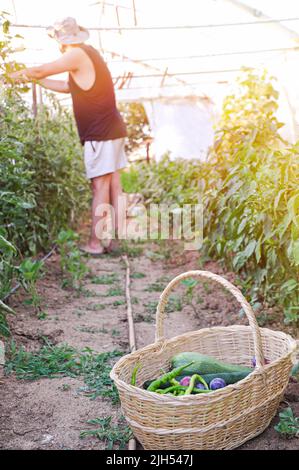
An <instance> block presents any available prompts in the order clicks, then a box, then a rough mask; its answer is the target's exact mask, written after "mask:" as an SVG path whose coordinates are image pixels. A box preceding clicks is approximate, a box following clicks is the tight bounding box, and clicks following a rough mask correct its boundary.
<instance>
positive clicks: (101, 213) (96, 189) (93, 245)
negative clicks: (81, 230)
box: [83, 173, 112, 254]
mask: <svg viewBox="0 0 299 470" xmlns="http://www.w3.org/2000/svg"><path fill="white" fill-rule="evenodd" d="M111 180H112V173H109V174H107V175H103V176H97V177H96V178H92V179H91V188H92V206H91V217H92V222H91V232H90V238H89V241H88V244H87V245H86V246H85V247H83V250H84V251H86V252H90V253H95V254H100V253H103V251H104V248H103V246H102V244H101V241H100V240H101V238H102V233H99V230H100V227H101V222H102V221H103V219H104V218H105V217H106V218H107V214H105V210H106V208H105V206H104V205H108V204H110V186H111ZM107 207H108V206H107ZM99 222H100V223H99Z"/></svg>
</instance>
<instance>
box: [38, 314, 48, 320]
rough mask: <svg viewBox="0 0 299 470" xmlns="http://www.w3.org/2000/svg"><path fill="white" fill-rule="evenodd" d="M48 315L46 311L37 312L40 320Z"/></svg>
mask: <svg viewBox="0 0 299 470" xmlns="http://www.w3.org/2000/svg"><path fill="white" fill-rule="evenodd" d="M47 317H48V315H47V313H46V312H39V313H38V314H37V318H38V319H39V320H45V319H46V318H47Z"/></svg>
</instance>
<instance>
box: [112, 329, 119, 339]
mask: <svg viewBox="0 0 299 470" xmlns="http://www.w3.org/2000/svg"><path fill="white" fill-rule="evenodd" d="M111 336H113V337H117V336H120V331H119V330H115V329H114V328H113V330H112V331H111Z"/></svg>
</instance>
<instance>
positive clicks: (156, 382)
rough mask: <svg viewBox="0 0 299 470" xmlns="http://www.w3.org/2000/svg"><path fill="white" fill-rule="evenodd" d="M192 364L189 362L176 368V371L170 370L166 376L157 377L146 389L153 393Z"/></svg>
mask: <svg viewBox="0 0 299 470" xmlns="http://www.w3.org/2000/svg"><path fill="white" fill-rule="evenodd" d="M191 364H193V361H192V362H190V363H189V364H185V365H184V366H180V367H176V369H173V370H171V371H170V372H167V374H164V375H162V376H161V377H159V378H158V379H157V380H154V381H153V382H152V383H151V384H150V386H149V387H148V388H147V390H148V391H149V392H155V391H156V390H157V389H158V388H160V387H161V385H163V384H166V383H167V382H170V381H171V380H172V379H174V378H175V377H177V376H178V375H180V373H181V372H182V371H183V370H184V369H186V367H189V366H191ZM166 390H167V389H166Z"/></svg>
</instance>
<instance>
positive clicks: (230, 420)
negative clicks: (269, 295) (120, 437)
mask: <svg viewBox="0 0 299 470" xmlns="http://www.w3.org/2000/svg"><path fill="white" fill-rule="evenodd" d="M189 277H191V278H207V279H211V280H214V281H217V282H218V283H220V284H221V285H222V286H224V287H225V288H226V289H228V290H229V291H230V292H231V293H232V294H233V295H234V297H235V298H236V299H237V300H238V301H239V303H240V304H241V306H242V308H243V310H244V312H245V314H246V316H247V319H248V322H249V326H231V327H213V328H204V329H201V330H198V331H194V332H191V333H186V334H183V335H180V336H176V337H175V338H172V339H169V340H166V339H165V338H164V337H163V320H164V311H165V306H166V303H167V300H168V297H169V294H170V292H171V290H172V289H173V288H174V287H175V286H176V285H177V284H179V283H180V282H181V281H182V280H183V279H186V278H189ZM183 351H197V352H200V353H202V354H207V355H209V356H213V357H215V358H217V359H219V360H222V361H225V362H230V363H234V364H242V365H246V366H249V367H250V366H251V360H252V357H253V356H255V357H256V363H257V365H256V368H255V369H254V371H253V372H252V373H251V374H250V375H248V376H247V377H246V378H245V379H243V380H241V381H239V382H237V383H236V384H233V385H228V386H227V387H225V388H223V389H219V390H216V391H214V392H211V393H209V394H202V395H189V396H178V397H175V396H172V395H160V394H157V393H154V392H148V391H147V390H144V389H142V388H139V387H142V384H143V383H144V382H145V381H146V380H150V379H153V378H155V377H157V376H159V375H161V370H164V371H167V370H169V368H170V361H171V358H172V357H173V356H174V355H175V354H177V353H180V352H183ZM295 351H296V342H295V340H293V339H292V338H291V337H290V336H289V335H287V334H285V333H282V332H277V331H271V330H269V329H266V328H259V327H258V325H257V322H256V319H255V316H254V313H253V311H252V308H251V307H250V305H249V303H248V302H247V301H246V300H245V298H244V297H243V295H242V294H241V292H240V291H239V290H238V289H237V288H236V287H235V286H234V285H232V284H231V283H230V282H228V281H227V280H226V279H224V278H222V277H221V276H218V275H216V274H213V273H211V272H208V271H189V272H186V273H184V274H181V275H179V276H177V277H176V278H174V279H173V280H172V281H171V282H170V283H169V284H168V286H167V287H166V288H165V290H164V291H163V293H162V294H161V296H160V302H159V304H158V307H157V314H156V342H155V343H154V344H151V345H149V346H147V347H145V348H143V349H139V350H137V351H135V352H133V353H131V354H129V355H127V356H124V357H122V358H121V359H120V360H119V361H118V362H117V363H116V364H115V366H114V367H113V369H112V371H111V378H112V379H113V380H114V381H115V384H116V387H117V389H118V391H119V395H120V399H121V405H122V410H123V413H124V415H125V417H126V420H127V422H128V423H129V425H130V427H131V428H132V430H133V432H134V435H135V437H136V438H137V439H138V440H139V441H140V443H141V444H142V445H143V447H144V448H145V449H151V450H160V449H169V450H170V449H174V450H185V449H194V450H195V449H202V450H203V449H232V448H235V447H238V446H239V445H241V444H242V443H243V442H246V441H247V440H249V439H251V438H253V437H254V436H257V435H258V434H260V433H261V432H262V431H263V430H264V429H265V428H266V427H267V426H268V425H269V423H270V421H271V419H272V418H273V416H274V415H275V413H276V411H277V408H278V405H279V402H280V400H281V398H282V396H283V393H284V390H285V388H286V386H287V383H288V380H289V374H290V370H291V367H292V360H293V356H294V354H295ZM264 355H265V357H266V358H267V359H268V360H270V362H271V363H270V364H269V365H266V366H263V364H264ZM137 363H139V364H140V367H139V370H138V373H137V382H136V386H132V385H130V381H131V377H132V372H133V369H134V367H135V366H136V364H137Z"/></svg>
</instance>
